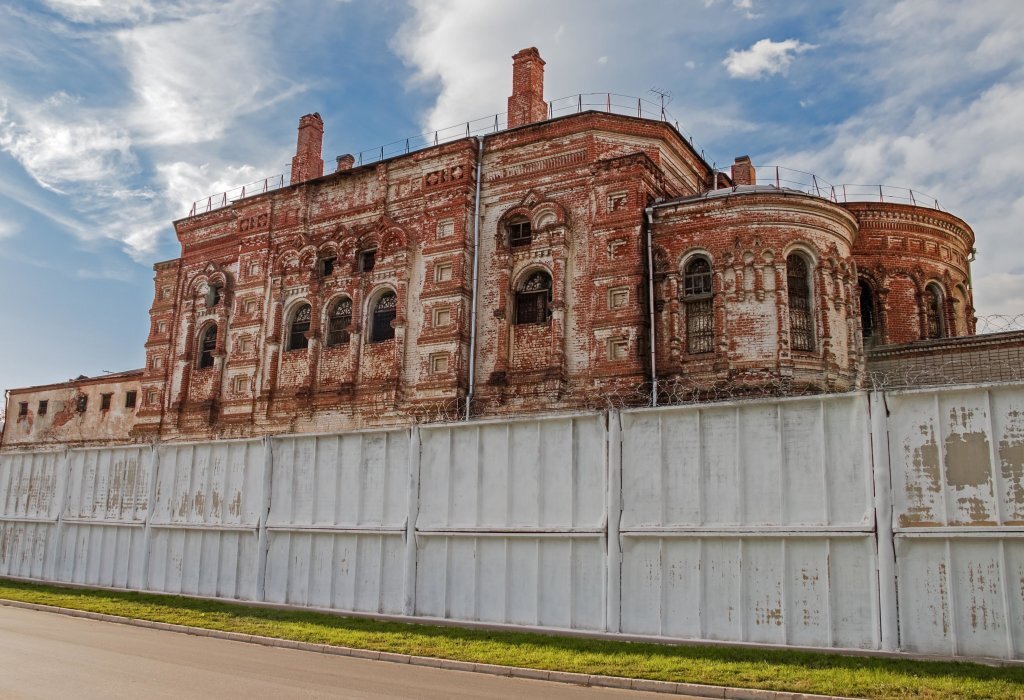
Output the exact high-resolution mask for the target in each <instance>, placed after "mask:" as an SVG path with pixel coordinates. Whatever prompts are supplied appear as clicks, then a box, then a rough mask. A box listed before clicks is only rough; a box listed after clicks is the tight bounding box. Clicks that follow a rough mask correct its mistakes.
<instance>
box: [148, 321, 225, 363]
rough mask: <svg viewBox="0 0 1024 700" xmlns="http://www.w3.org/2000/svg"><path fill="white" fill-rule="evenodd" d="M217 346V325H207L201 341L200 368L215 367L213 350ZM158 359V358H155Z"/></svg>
mask: <svg viewBox="0 0 1024 700" xmlns="http://www.w3.org/2000/svg"><path fill="white" fill-rule="evenodd" d="M216 348H217V326H214V325H210V326H207V328H206V330H205V331H203V334H202V336H201V338H200V341H199V369H205V368H206V367H213V351H214V350H215V349H216ZM154 359H156V358H154Z"/></svg>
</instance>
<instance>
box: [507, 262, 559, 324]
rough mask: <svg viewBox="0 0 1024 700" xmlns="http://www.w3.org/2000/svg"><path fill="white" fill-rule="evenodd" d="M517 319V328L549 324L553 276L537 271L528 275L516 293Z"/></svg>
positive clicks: (515, 322)
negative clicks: (530, 324) (535, 324)
mask: <svg viewBox="0 0 1024 700" xmlns="http://www.w3.org/2000/svg"><path fill="white" fill-rule="evenodd" d="M514 312H515V317H514V318H513V321H512V322H513V323H514V324H515V325H517V326H522V325H526V324H529V323H547V320H548V318H550V316H551V275H549V274H548V273H547V272H545V271H544V270H537V271H535V272H531V273H530V274H529V275H527V276H526V277H525V278H524V280H523V281H522V283H521V284H520V285H519V288H518V289H517V290H516V293H515V308H514Z"/></svg>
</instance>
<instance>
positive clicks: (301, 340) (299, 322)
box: [288, 304, 313, 350]
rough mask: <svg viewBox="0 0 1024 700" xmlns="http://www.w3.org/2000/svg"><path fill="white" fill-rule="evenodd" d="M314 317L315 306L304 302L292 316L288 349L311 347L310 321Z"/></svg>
mask: <svg viewBox="0 0 1024 700" xmlns="http://www.w3.org/2000/svg"><path fill="white" fill-rule="evenodd" d="M312 318H313V308H312V307H311V306H310V305H309V304H303V305H302V306H300V307H299V308H298V309H297V310H296V311H295V315H294V316H292V322H291V324H290V325H289V327H288V349H289V350H305V349H306V348H308V347H309V338H307V337H306V334H307V333H309V322H310V320H311V319H312Z"/></svg>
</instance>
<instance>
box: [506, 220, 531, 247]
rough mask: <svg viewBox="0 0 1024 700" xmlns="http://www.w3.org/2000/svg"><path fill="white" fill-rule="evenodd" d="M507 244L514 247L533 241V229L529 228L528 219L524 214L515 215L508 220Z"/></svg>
mask: <svg viewBox="0 0 1024 700" xmlns="http://www.w3.org/2000/svg"><path fill="white" fill-rule="evenodd" d="M507 228H508V244H509V246H511V247H513V248H515V247H517V246H522V245H530V243H531V242H532V241H533V231H532V230H531V229H530V220H529V219H527V218H526V217H525V216H517V217H515V218H513V219H512V220H511V221H509V222H508V225H507Z"/></svg>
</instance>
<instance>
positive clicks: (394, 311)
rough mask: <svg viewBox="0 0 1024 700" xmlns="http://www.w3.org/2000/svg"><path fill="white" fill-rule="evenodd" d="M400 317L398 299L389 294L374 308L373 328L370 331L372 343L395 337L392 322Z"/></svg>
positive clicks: (379, 300)
mask: <svg viewBox="0 0 1024 700" xmlns="http://www.w3.org/2000/svg"><path fill="white" fill-rule="evenodd" d="M397 316H398V297H396V296H395V294H394V292H388V293H386V294H385V295H384V296H382V297H381V298H380V299H378V300H377V305H376V306H374V307H373V328H372V329H371V331H370V342H371V343H379V342H381V341H384V340H391V339H392V338H394V337H395V329H394V327H393V326H392V325H391V322H392V321H394V320H395V318H396V317H397Z"/></svg>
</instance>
